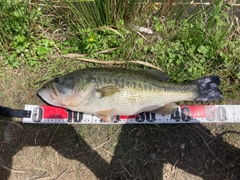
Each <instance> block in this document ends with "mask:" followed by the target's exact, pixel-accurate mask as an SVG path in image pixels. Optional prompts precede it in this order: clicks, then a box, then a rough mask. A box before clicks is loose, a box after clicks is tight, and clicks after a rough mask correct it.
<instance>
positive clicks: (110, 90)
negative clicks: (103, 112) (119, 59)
mask: <svg viewBox="0 0 240 180" xmlns="http://www.w3.org/2000/svg"><path fill="white" fill-rule="evenodd" d="M118 91H119V89H118V88H117V87H116V86H114V85H108V86H104V87H102V88H100V89H97V91H96V92H95V94H96V96H97V97H99V98H103V97H106V96H111V95H113V94H115V93H116V92H118Z"/></svg>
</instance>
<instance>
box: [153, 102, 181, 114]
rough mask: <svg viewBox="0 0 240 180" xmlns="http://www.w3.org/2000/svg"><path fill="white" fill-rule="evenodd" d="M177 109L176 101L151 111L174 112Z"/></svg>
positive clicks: (157, 112)
mask: <svg viewBox="0 0 240 180" xmlns="http://www.w3.org/2000/svg"><path fill="white" fill-rule="evenodd" d="M176 110H177V105H176V104H175V103H170V104H165V106H162V107H160V108H158V109H155V110H153V111H151V112H153V113H156V114H173V113H174V112H175V111H176Z"/></svg>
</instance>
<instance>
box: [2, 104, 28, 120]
mask: <svg viewBox="0 0 240 180" xmlns="http://www.w3.org/2000/svg"><path fill="white" fill-rule="evenodd" d="M31 113H32V111H27V110H22V109H11V108H8V107H3V106H0V116H7V117H19V118H30V117H31Z"/></svg>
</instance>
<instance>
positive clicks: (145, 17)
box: [0, 0, 240, 98]
mask: <svg viewBox="0 0 240 180" xmlns="http://www.w3.org/2000/svg"><path fill="white" fill-rule="evenodd" d="M189 3H190V1H184V3H182V1H176V5H175V6H172V7H171V8H170V9H169V8H167V7H166V5H167V4H164V3H163V4H162V5H160V6H157V5H155V4H151V3H150V2H148V1H144V0H143V1H141V2H138V1H136V0H131V1H129V3H127V1H111V2H109V1H106V2H105V1H100V0H96V1H84V2H71V1H64V0H63V1H61V2H60V3H55V2H51V3H45V4H44V5H43V4H42V3H32V4H29V1H14V0H8V1H6V2H5V1H3V0H0V4H1V7H2V9H1V11H0V16H1V18H0V23H1V24H2V26H1V31H0V35H1V37H2V38H1V39H0V46H1V50H0V56H1V59H0V62H1V66H9V67H11V68H20V67H25V66H30V67H31V68H30V69H31V70H32V71H33V72H37V71H39V70H40V69H41V70H42V69H46V68H47V70H46V71H47V72H48V73H47V75H46V76H45V77H44V78H41V79H42V80H47V79H51V78H52V77H53V76H56V75H58V74H62V73H63V72H69V71H72V70H74V69H75V68H82V67H86V66H99V65H98V64H96V63H79V61H77V60H75V59H74V58H73V59H68V60H67V59H64V58H51V55H54V54H55V55H57V54H68V53H78V54H82V55H84V56H85V57H87V58H92V59H99V60H104V61H109V60H110V61H111V60H122V61H128V60H140V61H144V62H148V63H151V64H153V65H155V66H157V67H160V68H162V69H164V70H165V71H166V72H167V73H168V74H169V76H170V78H171V80H172V81H176V82H183V81H186V80H191V79H196V78H199V77H201V76H206V75H210V74H218V75H220V76H221V77H222V79H223V87H222V88H223V91H224V94H227V96H228V95H229V96H230V97H231V98H233V97H236V96H238V94H239V79H240V73H239V72H240V69H239V66H238V63H239V51H238V47H239V43H240V41H239V35H238V34H237V33H236V31H235V29H236V28H237V27H236V24H234V23H233V22H234V19H233V15H232V14H230V13H229V12H230V8H231V7H230V6H229V5H228V4H224V3H223V1H220V0H216V1H214V2H213V3H212V4H211V5H208V6H206V5H204V6H198V7H197V8H195V9H193V10H192V11H191V12H190V13H186V9H187V8H188V6H189ZM164 8H165V9H164ZM153 10H155V11H153ZM132 12H135V13H132ZM163 14H165V15H167V16H165V17H162V16H161V15H163ZM146 24H147V25H148V26H149V28H151V29H152V30H153V31H154V34H153V35H148V34H144V33H142V34H140V35H139V34H138V33H137V32H136V30H135V29H134V28H133V27H134V26H145V25H146ZM3 27H4V28H3ZM112 48H114V50H111V49H112ZM102 51H105V52H103V53H102ZM76 64H77V65H76ZM66 65H67V66H66ZM126 66H127V67H129V68H134V69H139V68H146V67H144V66H143V65H135V64H134V65H133V64H128V65H126ZM65 67H67V68H65ZM39 81H40V80H37V82H39ZM233 89H234V93H232V90H233Z"/></svg>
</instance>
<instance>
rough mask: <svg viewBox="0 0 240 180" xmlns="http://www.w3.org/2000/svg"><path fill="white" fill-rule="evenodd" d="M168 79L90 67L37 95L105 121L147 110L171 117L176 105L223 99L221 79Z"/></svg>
mask: <svg viewBox="0 0 240 180" xmlns="http://www.w3.org/2000/svg"><path fill="white" fill-rule="evenodd" d="M167 78H168V77H167V75H166V74H165V73H163V72H161V71H157V70H146V71H145V70H128V69H121V68H88V69H83V70H78V71H75V72H72V73H70V74H67V75H64V76H62V77H58V78H55V79H54V80H52V81H50V82H48V83H46V84H45V85H44V86H43V88H42V89H40V90H39V91H38V95H39V96H40V97H41V98H42V99H43V100H44V101H46V102H47V103H49V104H51V105H54V106H59V107H64V108H67V109H70V110H72V111H79V112H83V113H86V114H94V115H96V116H98V117H99V118H101V119H102V120H104V121H110V120H111V117H112V116H113V115H134V114H138V113H141V112H147V111H148V112H149V111H151V112H159V113H162V114H171V113H173V112H174V111H175V109H176V105H175V102H179V101H195V102H205V101H212V100H215V99H218V98H222V97H223V95H222V92H221V90H220V89H219V88H218V86H219V84H220V78H219V77H218V76H207V77H204V78H201V79H197V80H194V81H190V82H188V83H183V84H176V83H171V82H167V81H166V80H167Z"/></svg>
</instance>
